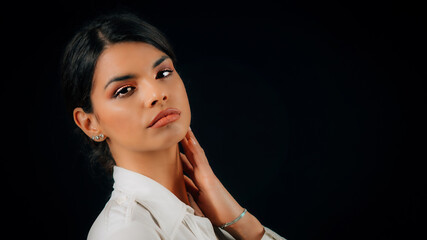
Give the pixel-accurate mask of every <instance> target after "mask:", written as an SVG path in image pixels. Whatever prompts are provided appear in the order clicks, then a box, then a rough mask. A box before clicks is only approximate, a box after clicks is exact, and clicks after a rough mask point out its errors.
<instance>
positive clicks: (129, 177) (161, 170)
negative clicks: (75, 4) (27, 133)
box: [62, 14, 283, 240]
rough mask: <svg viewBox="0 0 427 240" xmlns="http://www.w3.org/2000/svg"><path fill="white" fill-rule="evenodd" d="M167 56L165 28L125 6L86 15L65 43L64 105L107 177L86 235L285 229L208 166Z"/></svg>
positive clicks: (229, 235)
mask: <svg viewBox="0 0 427 240" xmlns="http://www.w3.org/2000/svg"><path fill="white" fill-rule="evenodd" d="M174 62H175V55H174V53H173V52H172V50H171V47H170V46H169V44H168V42H167V40H166V39H165V38H164V36H163V35H162V34H161V33H160V32H159V31H158V30H157V29H156V28H154V27H153V26H151V25H149V24H147V23H146V22H144V21H142V20H141V19H139V18H138V17H136V16H134V15H132V14H113V15H108V16H103V17H100V18H98V19H96V20H94V21H93V22H91V23H90V24H88V25H87V26H86V27H84V28H83V29H82V30H80V31H79V32H78V33H77V34H76V35H75V36H74V38H73V39H72V40H71V41H70V43H69V44H68V46H67V48H66V50H65V53H64V57H63V62H62V78H63V88H64V94H65V97H66V102H67V107H68V110H69V112H70V115H71V114H72V116H73V118H74V121H75V123H76V125H77V126H78V127H79V128H80V129H81V130H82V132H83V133H84V134H85V135H86V136H87V137H86V138H85V139H87V140H88V142H89V143H90V144H91V146H92V147H93V158H94V159H96V160H97V161H100V163H101V164H102V165H103V166H104V167H105V168H106V170H107V171H108V172H110V173H112V174H113V179H114V190H113V192H112V194H111V198H110V200H109V201H108V202H107V204H106V205H105V208H104V209H103V210H102V212H101V213H100V214H99V216H98V218H97V219H96V221H95V222H94V224H93V226H92V228H91V230H90V232H89V235H88V239H91V240H95V239H102V240H105V239H121V240H130V239H283V238H281V237H280V236H278V235H277V234H275V233H274V232H273V231H271V230H270V229H268V228H266V227H264V226H263V225H262V224H261V223H260V222H259V221H258V220H257V219H256V218H255V217H254V216H253V215H252V214H251V213H250V212H247V210H246V209H244V208H243V207H242V206H240V205H239V204H238V203H237V202H236V201H235V199H234V198H233V197H232V196H231V195H230V194H229V193H228V191H227V190H226V189H225V188H224V186H223V185H222V184H221V182H220V181H219V180H218V178H217V177H216V176H215V174H214V173H213V172H212V169H211V168H210V166H209V163H208V160H207V158H206V156H205V154H204V151H203V149H202V147H201V146H200V145H199V143H198V142H197V139H196V137H195V136H194V133H193V132H192V131H191V129H190V127H189V126H190V121H191V112H190V106H189V102H188V97H187V93H186V90H185V87H184V84H183V82H182V80H181V78H180V76H179V74H178V73H177V72H176V70H175V68H174ZM179 143H181V145H182V148H183V150H184V153H181V152H180V150H179ZM184 173H185V175H184Z"/></svg>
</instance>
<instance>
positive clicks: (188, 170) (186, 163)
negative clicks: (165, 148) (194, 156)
mask: <svg viewBox="0 0 427 240" xmlns="http://www.w3.org/2000/svg"><path fill="white" fill-rule="evenodd" d="M179 154H180V159H181V162H182V167H183V170H184V173H186V174H188V175H190V177H193V175H194V168H193V166H192V165H191V163H190V161H189V160H188V158H187V156H185V154H183V153H179Z"/></svg>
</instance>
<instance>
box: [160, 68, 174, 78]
mask: <svg viewBox="0 0 427 240" xmlns="http://www.w3.org/2000/svg"><path fill="white" fill-rule="evenodd" d="M172 72H173V71H172V70H169V69H166V70H162V71H159V72H158V73H157V75H156V79H160V78H165V77H167V76H169V75H171V74H172Z"/></svg>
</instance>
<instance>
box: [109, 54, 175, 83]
mask: <svg viewBox="0 0 427 240" xmlns="http://www.w3.org/2000/svg"><path fill="white" fill-rule="evenodd" d="M168 58H169V56H166V55H164V56H161V57H160V58H159V59H157V60H156V61H155V62H154V63H153V68H155V67H157V66H159V65H160V64H161V63H162V62H163V61H165V60H166V59H168ZM134 77H135V75H134V74H127V75H123V76H119V77H114V78H112V79H111V80H110V81H108V83H107V84H105V87H104V89H107V87H108V85H110V84H111V83H113V82H119V81H125V80H128V79H131V78H134Z"/></svg>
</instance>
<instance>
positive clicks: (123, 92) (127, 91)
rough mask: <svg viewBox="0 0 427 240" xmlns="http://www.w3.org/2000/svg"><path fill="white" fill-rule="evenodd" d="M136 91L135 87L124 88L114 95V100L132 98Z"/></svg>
mask: <svg viewBox="0 0 427 240" xmlns="http://www.w3.org/2000/svg"><path fill="white" fill-rule="evenodd" d="M134 89H135V87H132V86H123V87H121V88H119V89H117V91H116V92H115V93H114V96H113V97H114V98H122V97H126V96H128V95H129V96H130V94H132V91H133V90H134Z"/></svg>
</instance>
